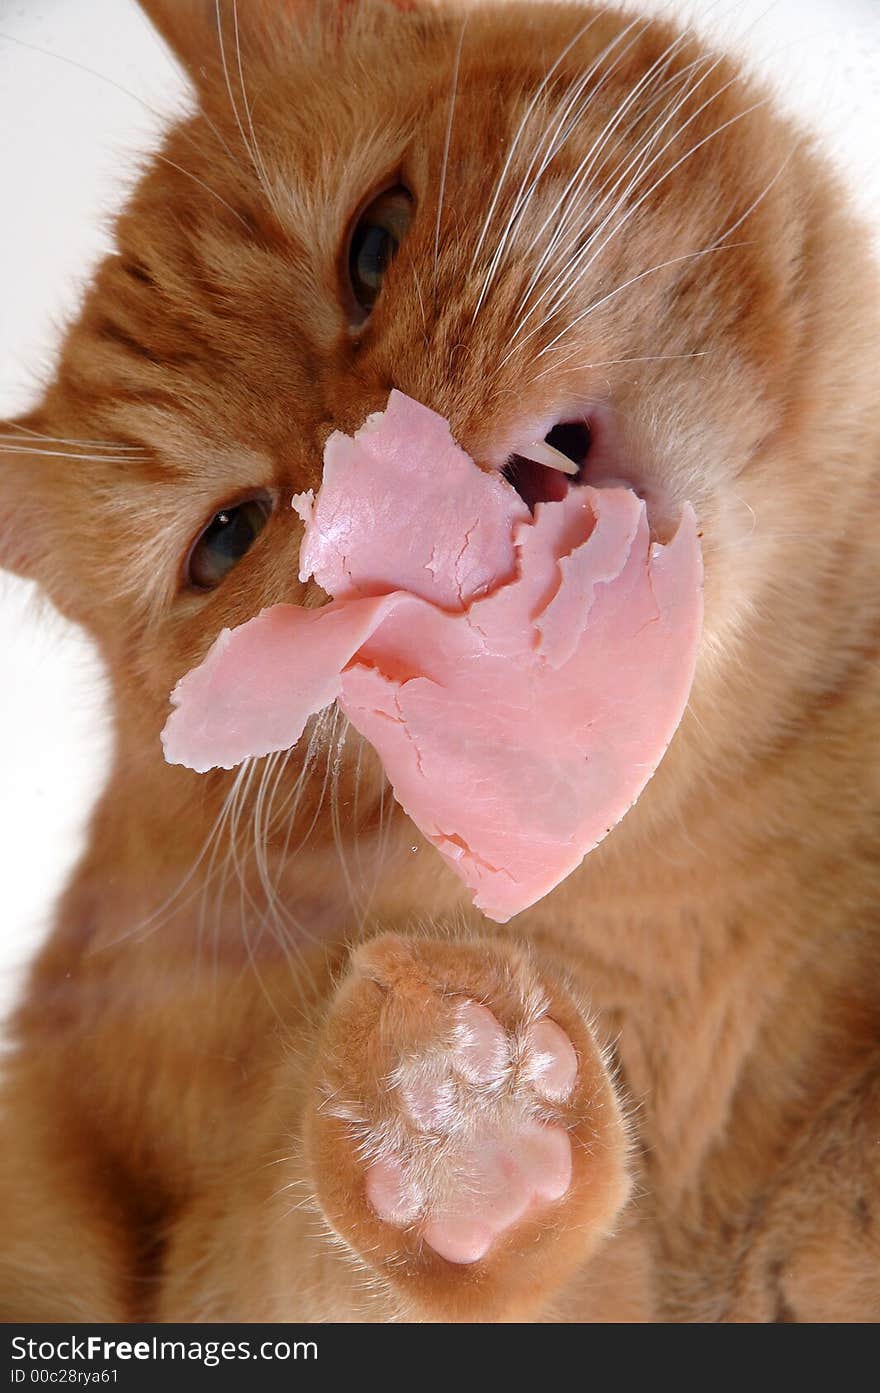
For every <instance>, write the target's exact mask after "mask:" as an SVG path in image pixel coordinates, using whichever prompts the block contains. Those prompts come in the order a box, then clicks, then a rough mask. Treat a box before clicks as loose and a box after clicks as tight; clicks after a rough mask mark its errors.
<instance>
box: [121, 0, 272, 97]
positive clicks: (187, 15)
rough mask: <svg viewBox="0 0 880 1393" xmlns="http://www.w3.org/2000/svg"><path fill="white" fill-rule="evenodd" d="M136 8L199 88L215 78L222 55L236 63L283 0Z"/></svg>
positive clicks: (144, 1)
mask: <svg viewBox="0 0 880 1393" xmlns="http://www.w3.org/2000/svg"><path fill="white" fill-rule="evenodd" d="M138 4H139V5H140V7H141V9H142V10H143V11H144V13H145V14H146V16H147V18H148V19H149V20H150V21H151V23H152V24H153V27H154V28H155V29H157V30H158V31H159V33H160V34H161V36H162V38H163V39H164V40H165V42H166V43H167V45H168V47H169V48H170V49H171V51H172V52H173V53H174V55H175V57H176V58H177V59H178V61H179V62H180V63H181V64H182V65H183V67H184V68H185V69H186V71H187V73H188V74H189V76H190V78H191V79H192V81H193V82H194V83H195V85H196V86H197V87H200V86H201V85H202V84H203V83H204V82H206V81H207V80H208V75H209V74H216V69H217V66H218V64H221V63H222V62H223V53H224V51H225V52H226V53H227V55H228V57H227V61H228V62H229V63H233V62H237V61H238V60H237V54H238V51H239V49H240V48H247V47H248V45H249V44H250V43H251V42H253V40H254V38H255V37H256V36H257V35H258V34H259V33H260V32H261V30H262V29H265V28H267V19H268V16H269V15H270V14H271V13H272V12H273V11H276V12H277V11H280V10H281V9H282V8H283V7H284V5H285V0H138ZM255 20H256V21H258V23H257V24H256V25H255ZM234 54H235V55H236V57H235V58H233V56H232V55H234Z"/></svg>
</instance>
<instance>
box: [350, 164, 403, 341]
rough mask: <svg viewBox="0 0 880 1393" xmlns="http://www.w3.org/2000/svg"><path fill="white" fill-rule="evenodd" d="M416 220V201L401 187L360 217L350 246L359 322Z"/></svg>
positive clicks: (368, 311) (351, 271)
mask: <svg viewBox="0 0 880 1393" xmlns="http://www.w3.org/2000/svg"><path fill="white" fill-rule="evenodd" d="M412 217H413V201H412V198H411V196H410V194H409V193H408V192H407V190H406V189H405V188H403V187H402V186H401V185H398V186H397V187H395V188H393V189H387V190H386V191H385V193H382V194H380V195H379V197H378V198H374V199H373V201H372V203H370V204H369V205H368V206H367V207H366V208H365V209H364V211H363V212H362V213H361V214H360V216H359V217H358V219H357V221H356V223H355V224H354V228H353V230H352V233H351V236H350V238H349V242H348V282H349V288H350V290H351V293H352V295H353V296H354V299H355V303H356V305H357V308H358V316H357V318H358V322H361V321H362V320H363V319H365V318H366V316H367V315H368V314H369V313H370V311H371V310H372V308H373V305H374V304H375V303H376V297H377V296H378V294H379V291H380V290H381V288H382V282H383V280H384V279H385V273H386V271H387V270H388V267H389V266H390V265H391V262H392V261H393V259H394V257H395V256H396V255H397V251H398V248H399V247H400V244H401V242H402V241H403V238H404V237H405V235H406V233H407V230H408V228H409V225H410V223H411V222H412Z"/></svg>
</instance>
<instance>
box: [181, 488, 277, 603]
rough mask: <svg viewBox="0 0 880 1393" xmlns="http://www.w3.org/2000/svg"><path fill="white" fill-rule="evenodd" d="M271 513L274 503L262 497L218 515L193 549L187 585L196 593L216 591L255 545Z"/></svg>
mask: <svg viewBox="0 0 880 1393" xmlns="http://www.w3.org/2000/svg"><path fill="white" fill-rule="evenodd" d="M271 512H272V500H271V499H270V498H269V497H268V495H267V494H259V495H257V497H255V498H247V499H245V500H244V501H243V502H242V503H236V504H234V505H233V506H231V507H228V508H221V510H220V512H219V513H215V514H214V516H213V518H212V519H211V521H210V522H209V523H208V526H207V527H206V528H205V529H204V531H203V532H202V533H201V534H200V535H199V537H197V539H196V541H195V542H194V543H193V545H192V547H191V549H190V553H189V556H188V558H187V562H186V581H187V584H188V585H190V586H192V588H193V589H194V590H213V589H214V587H215V586H217V585H219V584H220V582H221V580H223V578H224V576H226V575H228V574H229V572H230V571H231V570H232V568H233V566H235V565H236V564H237V563H238V562H239V561H240V560H241V558H242V557H243V556H244V554H245V552H247V551H249V550H250V548H251V547H252V546H253V544H254V542H255V541H256V539H257V537H258V536H259V535H260V533H261V532H262V530H263V528H264V527H265V526H266V523H267V522H268V520H269V516H270V514H271Z"/></svg>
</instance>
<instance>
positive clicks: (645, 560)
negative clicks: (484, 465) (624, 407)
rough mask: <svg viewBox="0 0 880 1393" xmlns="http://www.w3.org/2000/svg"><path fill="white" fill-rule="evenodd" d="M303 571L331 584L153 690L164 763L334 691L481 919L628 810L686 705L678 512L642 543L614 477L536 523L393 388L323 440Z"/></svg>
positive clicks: (246, 739)
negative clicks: (303, 605)
mask: <svg viewBox="0 0 880 1393" xmlns="http://www.w3.org/2000/svg"><path fill="white" fill-rule="evenodd" d="M294 505H295V506H296V507H297V509H298V511H300V513H301V515H302V516H303V518H304V521H305V523H306V529H305V536H304V539H303V545H302V550H301V554H300V556H301V567H302V570H301V575H302V578H303V579H307V578H308V577H309V575H311V574H314V575H315V577H316V579H317V580H318V581H319V582H320V583H321V585H322V586H323V587H324V588H325V589H327V590H328V591H329V592H330V593H331V594H333V595H334V596H335V597H336V598H335V599H334V601H333V602H332V603H330V604H328V605H325V606H324V607H323V608H321V609H315V610H304V609H300V608H299V607H298V606H295V605H277V606H275V607H273V608H272V609H269V610H264V611H263V612H262V614H260V615H258V616H257V618H256V619H252V620H250V622H249V623H247V624H243V625H241V626H240V627H239V628H237V629H235V630H228V629H227V630H224V631H223V632H222V633H221V635H220V637H219V638H218V639H217V641H216V643H215V644H214V646H213V648H212V649H211V650H210V652H209V654H208V656H207V658H206V659H205V661H204V662H203V663H202V664H201V666H200V667H198V668H196V669H194V670H193V671H192V672H191V673H189V674H188V675H187V676H186V677H184V678H183V679H182V680H181V681H180V682H179V683H178V685H177V687H176V688H175V690H174V692H173V693H172V702H173V704H174V706H175V707H176V710H175V711H174V712H172V714H171V716H170V717H169V720H168V723H167V725H166V728H165V731H164V732H163V742H164V745H165V754H166V758H167V759H168V760H169V761H170V762H172V763H180V764H186V765H188V766H189V767H191V768H194V769H198V770H205V769H208V768H211V767H213V766H215V765H220V766H223V767H226V768H229V767H231V766H232V765H233V764H236V763H238V762H239V761H240V760H242V759H243V758H245V757H246V756H248V755H262V754H268V753H270V752H271V751H274V750H282V749H287V748H289V747H290V746H291V745H292V744H294V743H295V742H296V741H297V740H298V739H299V737H300V735H301V734H302V731H303V728H304V726H305V723H306V721H307V720H308V718H309V716H311V715H313V714H315V713H316V712H317V711H320V710H321V709H322V708H323V707H324V706H326V705H328V704H329V703H330V702H331V701H333V700H337V701H338V702H339V705H340V706H341V708H342V710H343V711H344V712H345V714H346V715H347V716H348V718H349V720H350V721H351V723H352V725H354V726H355V727H356V728H357V729H358V730H359V731H360V732H361V733H362V734H363V735H364V736H365V737H366V738H367V739H368V740H369V741H370V742H371V743H372V744H373V745H374V746H375V748H376V750H377V751H378V753H379V755H380V757H381V759H382V762H383V764H384V766H385V769H386V772H387V774H388V777H389V779H390V781H391V784H392V787H393V789H394V794H395V797H396V798H397V799H398V801H399V802H400V803H401V804H402V806H403V807H404V808H405V810H406V811H407V813H408V814H409V815H410V817H411V818H412V819H413V821H414V822H415V823H416V824H417V825H418V827H419V828H420V829H421V831H422V833H423V834H424V836H425V837H426V838H427V839H428V840H429V841H431V842H432V843H433V844H434V846H435V847H436V848H437V850H438V851H439V852H440V854H441V856H443V857H444V859H445V860H446V861H447V862H448V863H449V865H451V866H452V867H453V869H454V870H455V871H456V872H457V874H458V875H459V876H460V877H461V878H462V879H463V880H464V882H465V883H466V885H467V886H468V888H469V889H470V891H471V892H472V894H473V897H474V903H475V904H476V905H477V906H478V907H479V908H480V909H482V910H483V911H484V913H485V914H487V915H488V916H489V917H490V918H492V919H495V920H497V921H498V922H499V923H503V922H505V921H506V920H507V919H509V918H510V917H511V916H512V915H514V914H517V913H519V912H520V911H521V910H523V909H525V908H527V907H528V906H529V905H530V904H533V903H534V902H535V901H536V900H538V899H540V898H541V897H542V896H543V895H545V894H547V892H548V891H549V890H552V889H553V888H554V886H556V885H558V884H559V882H560V881H561V880H563V879H564V878H565V877H566V876H567V875H568V874H569V873H570V872H571V871H572V870H573V869H574V868H575V867H576V866H577V865H578V864H579V863H580V861H581V860H582V859H583V857H584V855H585V854H586V853H587V852H588V851H590V850H591V849H592V848H593V847H594V846H596V844H597V843H598V842H600V841H601V840H602V838H603V837H604V836H605V835H606V834H607V833H608V832H609V831H610V830H611V828H612V827H613V826H614V825H615V823H617V822H618V821H619V820H620V819H621V818H622V817H623V815H624V813H626V812H627V810H628V809H629V808H630V807H631V806H632V804H633V803H634V802H635V800H636V799H637V798H638V796H639V794H640V793H641V791H642V789H643V788H644V787H645V785H646V784H647V782H648V780H649V779H650V777H651V775H652V774H653V773H654V770H655V769H656V768H657V765H658V764H659V762H660V760H661V758H662V756H663V754H664V752H665V750H666V747H667V745H668V743H669V741H670V739H671V738H672V735H673V733H674V732H675V729H676V727H677V726H678V723H679V721H680V719H681V716H682V713H683V711H684V708H685V705H686V702H687V698H688V693H689V691H690V685H691V681H692V678H693V671H694V664H695V661H696V651H697V643H698V639H699V633H700V626H701V620H702V564H701V558H700V548H699V542H698V540H697V532H696V523H695V519H694V515H693V511H692V510H691V508H690V507H685V508H684V510H683V513H682V518H681V522H680V524H679V528H678V531H677V532H676V534H675V536H674V537H673V538H672V540H671V541H670V542H669V543H668V545H666V546H659V545H657V544H652V542H651V540H650V537H649V533H648V523H647V518H646V514H645V505H644V503H643V502H641V500H640V499H638V498H637V497H636V495H635V494H634V493H633V492H632V491H631V490H629V489H626V488H623V487H620V488H604V489H593V488H588V487H582V488H581V487H575V488H572V489H570V490H569V492H568V493H567V495H566V496H565V498H563V499H562V500H561V501H559V502H554V503H544V504H539V505H538V507H537V508H536V511H535V517H534V519H533V518H532V517H531V515H530V513H529V511H528V509H527V508H526V507H525V505H524V504H523V503H522V500H521V499H520V498H519V496H518V495H517V493H516V492H515V490H514V489H513V488H511V486H510V485H509V484H507V483H506V481H505V480H504V479H503V478H501V477H500V476H499V475H497V474H487V473H483V472H482V471H480V470H479V469H477V468H476V466H475V465H474V464H473V462H472V461H471V460H470V459H469V457H468V456H467V455H466V454H464V452H463V451H462V450H460V449H459V448H458V447H457V446H456V445H455V444H454V442H453V441H452V438H451V435H450V433H449V427H448V425H447V423H446V422H445V421H444V420H443V419H442V418H441V417H439V416H437V415H436V414H435V413H434V412H432V411H429V410H428V408H427V407H424V406H421V405H420V404H419V403H418V402H414V401H411V400H410V399H409V398H407V397H404V396H402V395H401V394H400V393H398V392H392V394H391V398H390V400H389V405H388V409H387V411H385V412H384V413H383V414H382V415H381V416H375V417H371V418H369V420H368V421H367V423H366V424H365V426H364V427H362V429H361V430H360V431H358V432H357V434H356V435H355V437H354V438H353V439H349V438H347V437H344V436H341V435H334V436H332V437H331V439H330V441H329V442H328V445H327V450H326V454H325V473H324V481H323V484H322V487H321V490H320V492H319V494H318V497H317V499H312V498H311V496H310V495H308V496H300V497H299V498H297V499H295V500H294Z"/></svg>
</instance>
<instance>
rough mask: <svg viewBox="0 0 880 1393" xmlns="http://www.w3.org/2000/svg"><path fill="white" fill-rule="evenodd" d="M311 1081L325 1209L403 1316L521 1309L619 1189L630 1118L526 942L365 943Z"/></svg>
mask: <svg viewBox="0 0 880 1393" xmlns="http://www.w3.org/2000/svg"><path fill="white" fill-rule="evenodd" d="M315 1090H316V1100H317V1101H316V1106H315V1108H314V1110H313V1113H312V1118H311V1123H310V1135H309V1138H308V1140H309V1146H310V1151H311V1157H312V1166H313V1170H314V1184H315V1190H316V1192H317V1194H318V1197H319V1199H320V1202H321V1205H322V1208H323V1210H324V1214H325V1216H326V1218H327V1220H328V1222H329V1224H330V1225H331V1227H332V1228H333V1230H334V1231H335V1233H336V1235H337V1236H338V1237H340V1238H342V1239H343V1240H344V1241H345V1242H346V1243H347V1244H348V1245H349V1248H350V1249H351V1250H352V1251H353V1252H354V1254H356V1255H357V1257H358V1258H359V1259H360V1260H361V1261H363V1262H364V1263H365V1264H367V1265H368V1266H369V1267H372V1268H373V1269H375V1270H378V1271H379V1272H381V1273H382V1275H383V1276H384V1277H385V1279H386V1281H387V1282H388V1284H389V1286H390V1287H391V1288H392V1289H393V1291H394V1294H395V1296H396V1297H397V1299H398V1301H399V1304H400V1308H401V1313H402V1314H403V1315H404V1316H407V1315H409V1316H411V1317H412V1318H417V1319H425V1318H428V1319H447V1320H448V1319H461V1320H471V1321H472V1320H497V1319H521V1318H524V1317H525V1316H527V1315H528V1314H530V1313H532V1312H533V1311H534V1309H535V1307H536V1304H540V1302H541V1301H546V1299H547V1297H548V1295H550V1294H551V1293H552V1290H553V1289H554V1288H555V1287H558V1286H559V1285H560V1284H561V1282H562V1281H563V1280H564V1278H565V1276H566V1275H568V1274H569V1273H570V1272H571V1271H572V1270H573V1269H574V1268H575V1267H576V1266H577V1265H578V1264H579V1263H580V1262H582V1261H584V1260H585V1259H586V1258H587V1257H588V1255H589V1253H590V1252H591V1251H592V1249H593V1248H594V1247H595V1246H596V1244H597V1243H598V1242H599V1241H601V1239H602V1238H603V1237H604V1235H605V1234H606V1233H607V1230H608V1226H609V1224H610V1223H611V1222H612V1220H613V1218H614V1216H615V1215H616V1213H617V1212H618V1211H619V1210H620V1208H621V1207H622V1205H623V1203H624V1202H625V1199H626V1196H627V1193H628V1188H629V1182H628V1178H627V1170H626V1136H625V1128H624V1124H623V1120H622V1116H621V1112H620V1109H619V1107H618V1104H617V1100H616V1097H615V1094H614V1090H613V1087H612V1085H611V1080H610V1078H609V1076H608V1073H607V1070H606V1068H605V1066H604V1063H603V1061H602V1058H601V1054H600V1052H599V1050H598V1048H597V1046H596V1043H595V1041H594V1039H593V1036H592V1034H591V1032H590V1030H589V1028H588V1025H587V1023H586V1021H585V1019H584V1017H583V1014H582V1013H581V1011H580V1010H579V1009H578V1007H577V1006H576V1004H575V1003H574V1002H573V1001H572V1000H571V998H570V996H569V995H568V993H567V992H566V991H565V989H564V988H563V987H562V986H561V985H560V984H557V983H556V982H555V981H554V980H553V978H552V976H551V975H550V974H543V973H539V972H537V971H536V970H535V968H534V966H533V962H532V959H531V958H530V957H529V956H528V955H526V954H525V953H524V952H523V951H522V950H521V949H519V948H517V947H516V946H515V945H508V944H496V943H491V944H487V943H481V944H467V943H459V944H455V943H450V942H433V941H423V940H408V939H404V938H398V937H396V936H394V935H383V936H382V937H381V938H379V939H376V940H373V941H371V942H370V943H368V944H366V945H364V946H363V947H362V948H361V949H360V950H358V952H357V953H356V954H355V955H354V958H353V962H352V967H351V972H350V974H349V976H348V978H347V979H346V980H345V981H344V982H343V983H342V985H341V987H340V989H339V992H338V995H337V1000H336V1002H335V1003H334V1007H333V1010H332V1011H331V1013H330V1016H329V1018H328V1021H327V1024H326V1026H325V1030H324V1035H323V1038H322V1040H321V1042H320V1044H319V1050H318V1056H317V1059H316V1070H315Z"/></svg>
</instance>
